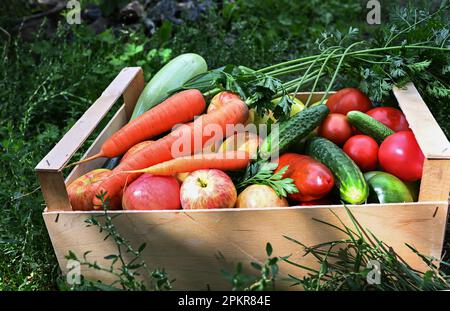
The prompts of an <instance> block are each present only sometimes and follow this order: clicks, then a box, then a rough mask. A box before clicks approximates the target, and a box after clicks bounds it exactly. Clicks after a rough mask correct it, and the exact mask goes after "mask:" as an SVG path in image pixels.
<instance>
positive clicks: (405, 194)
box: [364, 171, 414, 203]
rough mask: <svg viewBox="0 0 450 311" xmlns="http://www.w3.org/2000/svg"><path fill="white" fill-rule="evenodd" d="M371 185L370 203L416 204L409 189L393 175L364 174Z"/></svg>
mask: <svg viewBox="0 0 450 311" xmlns="http://www.w3.org/2000/svg"><path fill="white" fill-rule="evenodd" d="M364 177H365V178H366V180H367V183H368V184H369V190H370V194H369V202H374V203H402V202H414V199H413V197H412V195H411V192H410V190H409V189H408V187H407V186H406V185H405V183H403V181H401V180H400V179H398V178H397V177H395V176H394V175H392V174H389V173H386V172H380V171H372V172H367V173H366V174H364Z"/></svg>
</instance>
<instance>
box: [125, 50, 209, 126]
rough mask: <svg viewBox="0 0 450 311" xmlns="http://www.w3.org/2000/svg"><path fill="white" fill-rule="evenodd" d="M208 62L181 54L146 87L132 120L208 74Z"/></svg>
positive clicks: (188, 54)
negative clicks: (184, 86)
mask: <svg viewBox="0 0 450 311" xmlns="http://www.w3.org/2000/svg"><path fill="white" fill-rule="evenodd" d="M207 69H208V67H207V65H206V61H205V60H204V59H203V57H201V56H200V55H198V54H194V53H187V54H181V55H179V56H177V57H175V58H174V59H172V60H171V61H170V62H168V63H167V64H166V65H164V67H162V68H161V69H160V70H159V71H158V72H157V73H156V74H155V75H154V76H153V78H152V79H151V80H150V82H149V83H148V84H147V85H146V86H145V88H144V90H143V91H142V93H141V95H140V96H139V99H138V101H137V103H136V106H135V107H134V110H133V114H132V115H131V120H133V119H136V118H137V117H139V116H140V115H141V114H143V113H144V112H146V111H147V110H149V109H150V108H152V107H154V106H156V105H158V104H159V103H160V102H162V101H163V100H164V99H166V98H167V97H168V96H169V95H170V92H171V91H172V90H175V89H179V88H180V87H182V86H183V84H185V83H186V82H187V81H188V80H190V79H192V78H193V77H195V76H197V75H199V74H201V73H204V72H206V70H207Z"/></svg>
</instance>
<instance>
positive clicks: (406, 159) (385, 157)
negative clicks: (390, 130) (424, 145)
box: [378, 131, 425, 181]
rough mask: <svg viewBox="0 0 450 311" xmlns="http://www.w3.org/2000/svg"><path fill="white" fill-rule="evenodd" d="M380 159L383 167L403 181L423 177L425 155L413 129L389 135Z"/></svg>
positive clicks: (381, 150)
mask: <svg viewBox="0 0 450 311" xmlns="http://www.w3.org/2000/svg"><path fill="white" fill-rule="evenodd" d="M378 159H379V161H380V165H381V167H382V168H383V169H384V170H385V171H386V172H388V173H391V174H392V175H395V176H397V177H398V178H400V179H401V180H403V181H416V180H419V179H420V178H422V169H423V162H424V160H425V157H424V155H423V153H422V150H420V147H419V144H418V143H417V141H416V138H415V137H414V134H413V132H411V131H401V132H397V133H394V134H392V135H390V136H388V137H387V138H386V139H385V140H384V141H383V143H382V144H381V146H380V150H379V151H378Z"/></svg>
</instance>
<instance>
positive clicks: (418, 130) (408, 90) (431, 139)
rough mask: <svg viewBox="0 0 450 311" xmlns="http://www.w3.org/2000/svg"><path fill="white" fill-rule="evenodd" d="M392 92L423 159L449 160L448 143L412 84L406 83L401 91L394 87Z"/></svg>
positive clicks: (449, 147)
mask: <svg viewBox="0 0 450 311" xmlns="http://www.w3.org/2000/svg"><path fill="white" fill-rule="evenodd" d="M393 91H394V95H395V97H396V98H397V101H398V104H399V106H400V108H401V109H402V111H403V113H404V114H405V116H406V119H407V120H408V123H409V126H410V128H411V129H412V131H413V132H414V135H415V136H416V139H417V142H418V143H419V145H420V148H421V149H422V151H423V153H424V155H425V157H427V158H428V159H450V142H449V141H448V139H447V137H446V136H445V134H444V132H443V131H442V129H441V128H440V127H439V124H438V123H437V122H436V120H435V119H434V117H433V115H432V114H431V112H430V109H428V107H427V105H426V104H425V102H424V101H423V99H422V97H421V96H420V94H419V92H418V91H417V89H416V87H415V86H414V84H412V83H408V84H407V85H406V86H405V87H404V88H401V89H400V88H397V87H395V88H394V90H393Z"/></svg>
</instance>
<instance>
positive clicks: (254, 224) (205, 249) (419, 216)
mask: <svg viewBox="0 0 450 311" xmlns="http://www.w3.org/2000/svg"><path fill="white" fill-rule="evenodd" d="M330 209H332V210H333V211H334V212H335V213H336V214H337V215H338V216H339V217H340V218H341V219H342V220H343V221H344V223H345V224H346V225H347V226H352V224H351V221H350V219H349V217H348V215H347V213H346V211H345V209H344V208H343V207H342V206H333V207H329V206H320V207H288V208H268V209H228V210H206V211H205V210H202V211H117V212H113V211H111V212H110V213H111V214H114V215H118V216H117V217H115V218H114V223H115V225H116V228H117V229H118V231H119V232H120V234H121V235H122V236H124V237H126V238H127V239H128V240H129V241H132V243H133V245H134V246H135V247H138V246H139V245H140V244H141V243H143V242H146V243H147V248H146V250H145V251H144V253H143V259H144V260H145V261H146V262H147V264H148V265H149V266H150V267H164V268H165V269H166V271H167V272H168V274H169V276H170V278H175V279H176V282H175V284H174V286H175V289H178V290H185V289H189V290H195V289H199V290H202V289H203V290H204V289H206V288H207V287H206V286H207V284H209V285H210V286H211V289H213V290H217V289H230V285H229V283H228V282H227V281H226V280H225V278H224V277H223V275H222V274H221V273H220V269H221V268H224V267H227V268H229V269H233V268H234V265H235V264H236V263H237V262H242V263H243V264H244V266H245V267H248V266H249V263H250V262H251V261H259V262H262V261H264V260H265V259H266V254H265V245H266V243H267V242H270V243H271V244H272V246H273V249H274V255H276V256H286V255H290V254H291V255H292V257H291V259H292V260H293V261H296V262H299V263H300V264H303V265H306V266H308V267H317V262H316V260H315V259H314V258H312V257H311V256H307V257H302V256H301V255H302V254H303V250H302V249H301V247H300V246H299V245H296V244H294V243H292V242H290V241H288V240H287V239H285V238H284V237H283V235H285V236H289V237H291V238H294V239H296V240H298V241H301V242H302V243H304V244H305V245H308V246H313V245H316V244H318V243H322V242H328V241H332V240H339V239H342V238H344V236H343V235H342V233H341V232H339V231H337V230H335V229H332V228H331V227H329V226H327V225H324V224H320V223H318V222H317V221H315V220H314V219H319V220H323V221H327V222H330V223H332V224H334V225H337V226H340V224H339V222H338V220H337V219H336V218H335V216H333V214H332V213H331V211H330ZM447 209H448V206H447V204H445V203H443V202H436V203H433V202H429V203H406V204H386V205H384V206H383V205H376V204H370V205H366V206H364V207H361V206H354V207H350V210H351V212H352V213H353V214H354V216H355V217H356V219H357V220H358V222H359V223H360V224H361V225H362V226H363V227H364V228H368V229H370V231H371V232H373V233H374V234H375V235H376V236H377V237H379V238H380V239H381V240H382V241H384V242H385V243H387V244H388V245H390V246H392V247H393V248H394V249H395V250H396V251H397V252H398V254H399V255H400V256H401V257H402V258H403V259H404V260H406V261H407V262H408V263H409V264H411V265H412V266H413V267H414V268H417V269H419V270H424V269H426V266H425V265H424V263H423V262H422V261H421V259H420V258H419V257H418V256H417V255H415V254H414V253H413V252H411V251H410V250H409V249H408V248H407V247H406V246H405V245H404V243H405V242H406V243H409V244H411V245H412V246H414V247H415V248H417V250H418V251H419V252H421V253H423V254H425V255H431V256H434V257H436V258H440V256H441V251H442V245H443V239H444V232H445V224H446V216H447ZM97 213H98V212H97ZM93 214H95V212H52V213H44V219H45V223H46V225H47V228H48V231H49V233H50V237H51V240H52V243H53V246H54V248H55V252H56V256H57V258H58V261H59V264H60V266H61V269H62V270H63V272H66V271H67V269H66V266H65V265H66V259H65V258H64V256H65V255H67V253H68V251H69V250H72V251H74V252H75V253H76V254H77V255H79V256H81V255H82V254H83V253H84V252H86V251H89V250H92V251H93V252H92V253H91V254H90V255H89V257H88V258H89V259H90V260H92V261H94V260H96V261H98V262H99V263H100V264H105V265H106V264H107V261H106V260H105V259H104V258H103V257H104V256H106V255H109V254H114V253H116V252H117V249H116V245H115V243H114V242H113V241H112V240H110V239H109V240H106V241H103V237H104V235H103V234H99V233H98V229H97V228H95V227H89V228H87V227H86V224H85V223H84V220H85V219H86V218H88V217H90V216H91V215H93ZM219 252H220V253H222V254H223V255H224V257H225V259H226V261H227V262H228V264H224V263H222V262H220V261H219V260H218V259H217V258H216V256H217V255H218V253H219ZM249 270H250V271H252V270H251V269H249ZM253 271H254V270H253ZM84 273H85V276H86V277H90V278H92V279H98V278H99V277H105V276H104V275H103V274H98V273H97V271H96V270H84ZM287 274H293V275H296V276H303V275H304V274H305V272H304V271H301V270H299V269H297V268H294V267H292V266H291V265H288V264H286V263H281V264H280V276H279V278H278V279H279V280H280V281H279V282H278V284H277V285H278V289H287V288H288V285H289V284H288V283H284V282H282V281H281V279H283V278H284V277H286V276H287ZM109 280H111V279H109Z"/></svg>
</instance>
